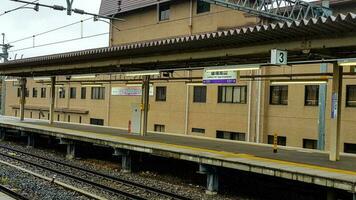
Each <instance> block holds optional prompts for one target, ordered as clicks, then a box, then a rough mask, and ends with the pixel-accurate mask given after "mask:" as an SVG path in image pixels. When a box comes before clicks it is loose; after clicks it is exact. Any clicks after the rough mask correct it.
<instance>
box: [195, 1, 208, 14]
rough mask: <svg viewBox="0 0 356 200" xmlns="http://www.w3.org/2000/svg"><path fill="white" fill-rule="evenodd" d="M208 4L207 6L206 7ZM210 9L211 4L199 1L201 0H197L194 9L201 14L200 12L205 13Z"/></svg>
mask: <svg viewBox="0 0 356 200" xmlns="http://www.w3.org/2000/svg"><path fill="white" fill-rule="evenodd" d="M206 6H208V7H206ZM210 11H211V4H210V3H207V2H204V1H201V0H197V9H196V13H197V14H202V13H207V12H210Z"/></svg>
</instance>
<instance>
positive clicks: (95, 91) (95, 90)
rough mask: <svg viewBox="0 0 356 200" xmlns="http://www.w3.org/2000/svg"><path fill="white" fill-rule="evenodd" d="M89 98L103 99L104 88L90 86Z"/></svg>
mask: <svg viewBox="0 0 356 200" xmlns="http://www.w3.org/2000/svg"><path fill="white" fill-rule="evenodd" d="M91 99H105V88H104V87H92V88H91Z"/></svg>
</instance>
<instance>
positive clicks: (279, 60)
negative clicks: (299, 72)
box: [271, 49, 288, 65]
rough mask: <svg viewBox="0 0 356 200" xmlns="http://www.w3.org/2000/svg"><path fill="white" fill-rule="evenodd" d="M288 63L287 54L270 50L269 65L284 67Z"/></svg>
mask: <svg viewBox="0 0 356 200" xmlns="http://www.w3.org/2000/svg"><path fill="white" fill-rule="evenodd" d="M287 63H288V52H287V51H282V50H278V49H272V50H271V64H273V65H286V64H287Z"/></svg>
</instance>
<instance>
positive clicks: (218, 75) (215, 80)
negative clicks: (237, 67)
mask: <svg viewBox="0 0 356 200" xmlns="http://www.w3.org/2000/svg"><path fill="white" fill-rule="evenodd" d="M237 74H238V73H237V71H207V70H204V76H203V83H204V84H235V83H236V82H237Z"/></svg>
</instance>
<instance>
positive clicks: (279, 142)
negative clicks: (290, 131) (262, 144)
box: [268, 135, 287, 146]
mask: <svg viewBox="0 0 356 200" xmlns="http://www.w3.org/2000/svg"><path fill="white" fill-rule="evenodd" d="M273 140H274V136H273V135H268V144H273ZM277 145H280V146H287V137H285V136H277Z"/></svg>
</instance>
